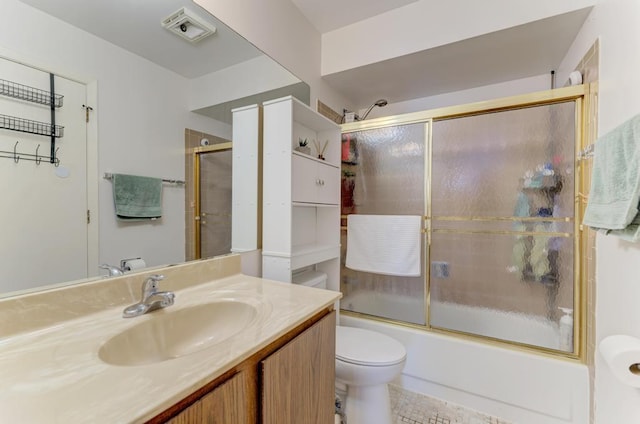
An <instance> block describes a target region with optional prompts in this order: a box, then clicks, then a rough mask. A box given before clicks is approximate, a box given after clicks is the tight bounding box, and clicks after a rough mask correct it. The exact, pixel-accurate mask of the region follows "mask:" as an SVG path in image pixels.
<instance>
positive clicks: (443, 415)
mask: <svg viewBox="0 0 640 424" xmlns="http://www.w3.org/2000/svg"><path fill="white" fill-rule="evenodd" d="M389 395H390V397H391V412H392V414H393V416H394V419H395V421H394V422H393V424H512V423H510V422H508V421H505V420H501V419H498V418H495V417H490V416H488V415H485V414H482V413H479V412H476V411H472V410H470V409H466V408H463V407H462V406H459V405H455V404H451V403H447V402H444V401H442V400H439V399H435V398H431V397H428V396H424V395H422V394H419V393H414V392H410V391H408V390H404V389H402V388H400V387H398V386H395V385H393V384H390V385H389Z"/></svg>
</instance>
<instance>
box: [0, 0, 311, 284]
mask: <svg viewBox="0 0 640 424" xmlns="http://www.w3.org/2000/svg"><path fill="white" fill-rule="evenodd" d="M181 8H187V9H189V10H190V11H191V12H193V15H194V16H195V18H194V17H191V15H189V17H190V18H192V19H193V22H192V21H188V25H191V24H194V25H195V24H197V23H198V19H200V20H203V21H205V24H208V25H213V26H215V28H216V31H215V33H214V34H213V35H210V36H208V37H206V38H204V39H202V40H200V41H198V42H197V43H191V42H189V41H187V40H185V39H183V38H181V37H179V36H178V35H177V34H175V33H172V32H170V31H169V30H167V29H165V28H163V27H162V25H161V22H162V21H163V20H164V19H165V18H167V17H169V16H170V15H172V14H173V13H174V12H177V11H178V10H180V9H181ZM3 9H4V10H5V12H6V13H7V15H8V16H12V19H11V22H10V23H8V24H7V25H4V26H3V27H2V28H0V40H2V41H1V42H0V56H2V57H4V58H5V59H10V60H5V59H3V61H4V62H7V63H9V65H8V67H4V68H0V69H4V72H3V75H4V76H3V75H0V79H4V80H12V79H13V80H15V82H16V83H20V84H24V85H27V86H33V87H37V88H39V89H42V90H46V91H49V75H48V73H49V72H51V73H53V74H55V75H56V77H55V88H54V91H55V92H56V93H58V92H59V93H60V94H61V95H64V96H65V101H64V104H63V105H62V107H60V108H57V109H56V110H55V116H56V124H57V125H61V126H64V127H65V133H64V136H63V137H60V138H58V139H57V140H56V148H57V149H58V151H57V152H56V157H57V158H58V159H59V161H60V163H59V166H58V167H56V166H55V165H53V164H50V163H46V161H41V163H39V164H36V163H35V162H29V161H27V160H25V159H27V158H29V157H30V156H27V155H28V154H31V155H42V154H43V152H44V153H46V154H49V144H50V140H49V138H47V137H43V136H39V135H31V134H24V133H17V132H13V131H8V130H6V129H3V130H0V151H5V152H9V153H8V154H6V155H5V154H0V156H6V157H5V158H3V159H2V160H1V161H0V169H2V171H0V173H1V174H0V176H1V180H2V183H1V184H3V187H2V192H3V193H5V195H6V193H11V195H10V196H7V195H6V196H7V197H5V199H10V202H8V203H7V204H8V205H11V207H10V208H9V209H12V210H13V211H14V214H13V216H12V217H11V218H10V220H9V221H7V219H8V218H7V217H6V216H5V217H3V221H5V223H7V222H9V223H10V224H8V226H9V227H11V228H12V231H10V232H9V233H8V234H9V235H8V236H7V237H3V243H2V244H3V246H2V251H1V253H2V257H3V264H4V266H3V268H5V271H0V295H7V294H8V293H9V292H12V293H14V292H15V291H16V290H25V289H29V290H33V289H38V288H39V287H42V286H43V285H50V284H56V283H64V282H67V281H72V280H78V279H82V278H86V277H97V276H99V275H105V274H106V272H105V271H103V270H100V269H98V265H99V264H102V263H109V264H112V265H119V263H120V260H121V259H125V258H138V257H139V258H143V259H144V260H145V261H146V264H147V266H148V267H154V266H160V265H164V264H170V263H178V262H183V261H184V260H185V195H186V190H189V189H190V187H186V188H185V187H184V186H179V185H171V184H165V185H163V189H162V197H163V200H162V207H163V211H162V218H161V219H158V220H155V221H145V222H135V223H131V222H124V223H123V222H121V221H118V220H117V219H116V217H115V214H114V204H113V188H112V182H111V181H109V180H106V179H104V178H102V176H103V175H104V174H105V173H124V174H135V175H142V176H150V177H159V178H165V179H179V180H184V179H185V130H193V131H199V132H202V133H206V134H211V135H214V136H217V137H220V138H222V139H227V140H229V139H231V112H230V111H231V109H232V108H235V107H240V106H243V105H248V104H254V103H260V102H262V101H264V100H267V99H269V98H277V97H281V96H285V95H289V94H291V95H294V96H296V97H298V98H299V99H300V100H302V101H303V102H306V103H307V104H308V103H309V87H308V86H307V85H306V84H304V83H303V82H301V81H300V80H299V79H298V78H296V77H295V76H294V75H292V74H291V73H290V72H288V71H287V70H286V69H284V68H282V67H281V66H280V65H278V64H277V63H276V62H275V61H273V60H272V59H270V58H269V57H267V56H266V55H264V54H263V53H261V52H260V51H259V50H257V49H256V48H255V47H254V46H252V45H251V44H250V43H248V42H247V41H246V40H244V39H243V38H242V37H240V36H239V35H237V34H235V33H234V32H233V31H231V30H230V29H229V28H227V27H226V26H225V25H224V24H223V23H222V22H220V21H218V20H217V19H215V18H214V17H213V16H211V15H210V14H208V12H206V11H205V10H204V9H201V8H200V7H199V6H197V5H196V4H194V3H192V2H191V1H188V0H156V1H153V2H137V3H136V4H135V6H134V5H133V3H131V2H124V1H113V2H86V1H83V0H60V1H56V2H50V1H48V0H7V1H6V2H4V3H3ZM16 62H18V63H16ZM22 65H28V68H20V66H22ZM33 68H37V69H33ZM24 69H29V70H28V72H27V71H24ZM31 73H32V74H33V75H27V74H31ZM0 114H5V115H10V116H16V115H17V116H26V117H27V118H29V119H33V120H35V121H41V122H46V123H49V122H51V121H50V110H49V108H48V107H46V106H42V105H32V104H28V102H26V101H23V100H16V99H11V98H6V96H0ZM87 119H88V122H86V120H87ZM76 122H79V124H77V123H76ZM78 128H79V129H78ZM16 141H18V142H19V143H18V147H17V151H18V152H22V153H23V154H22V155H21V159H20V160H19V161H18V162H17V163H16V161H15V160H14V158H13V156H15V155H12V154H11V152H12V151H13V149H14V145H15V142H16ZM37 146H40V147H37ZM79 146H82V149H86V150H82V151H81V153H80V156H81V157H84V158H85V160H86V162H85V163H83V164H78V163H76V162H75V159H73V151H74V150H75V149H77V148H78V147H79ZM36 152H37V153H36ZM65 174H66V177H65ZM85 175H86V178H85V177H84V176H85ZM23 177H24V178H23ZM70 181H78V182H84V183H83V184H80V186H79V187H80V188H79V189H76V190H74V191H72V192H71V193H75V194H70V192H69V191H64V190H62V188H64V187H66V186H67V185H68V183H69V182H70ZM59 190H60V191H59ZM41 193H50V194H51V196H49V198H47V199H46V200H44V199H41V200H38V198H39V197H40V194H41ZM80 193H82V195H83V196H84V193H86V197H82V199H81V201H80V207H79V208H71V207H70V204H71V203H72V201H73V200H74V199H75V198H76V195H80ZM34 199H35V200H34ZM29 202H31V203H29ZM84 205H87V206H86V207H85V206H84ZM72 209H73V212H72ZM87 210H88V212H87ZM56 211H57V212H56ZM89 214H90V216H89ZM16 215H18V217H19V218H20V219H21V221H19V222H17V221H16V219H17V218H15V216H16ZM63 218H64V219H63ZM88 218H90V222H89V223H87V220H88ZM65 219H71V220H74V222H76V224H77V226H78V227H79V228H81V230H80V231H81V233H80V234H79V235H78V234H75V232H74V231H72V230H71V227H70V224H69V225H67V224H66V223H65ZM75 239H78V241H79V243H80V245H81V246H82V249H81V251H78V253H77V254H72V255H71V260H69V256H70V255H66V257H64V256H65V255H62V253H65V252H67V253H69V252H71V251H73V249H74V248H72V247H71V245H72V244H73V243H75V241H74V240H75ZM13 255H15V257H14V256H13ZM65 261H66V262H65Z"/></svg>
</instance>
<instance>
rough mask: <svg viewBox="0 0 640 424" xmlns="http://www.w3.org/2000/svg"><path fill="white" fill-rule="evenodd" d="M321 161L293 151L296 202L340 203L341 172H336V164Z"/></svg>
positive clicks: (293, 198) (292, 162)
mask: <svg viewBox="0 0 640 424" xmlns="http://www.w3.org/2000/svg"><path fill="white" fill-rule="evenodd" d="M320 162H323V161H321V160H319V159H314V158H310V157H308V156H307V155H303V154H299V153H298V152H293V156H292V158H291V164H292V174H291V177H292V182H291V184H292V190H293V193H292V201H293V202H294V203H318V204H324V205H338V204H339V202H340V178H339V177H340V174H339V173H338V172H336V166H335V165H330V164H326V163H320ZM336 202H338V203H336Z"/></svg>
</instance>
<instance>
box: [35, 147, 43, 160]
mask: <svg viewBox="0 0 640 424" xmlns="http://www.w3.org/2000/svg"><path fill="white" fill-rule="evenodd" d="M38 150H40V145H39V144H38V147H36V160H35V162H36V165H40V162H42V157H40V156H39V155H38Z"/></svg>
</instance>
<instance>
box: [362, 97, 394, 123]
mask: <svg viewBox="0 0 640 424" xmlns="http://www.w3.org/2000/svg"><path fill="white" fill-rule="evenodd" d="M388 103H389V102H387V101H386V100H385V99H380V100H376V101H375V103H373V104H372V105H371V106H369V109H367V111H366V112H365V113H364V115H362V118H360V120H361V121H364V120H365V119H367V115H369V112H371V110H372V109H373V108H374V107H376V106H378V107H385V106H386V105H387V104H388Z"/></svg>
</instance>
